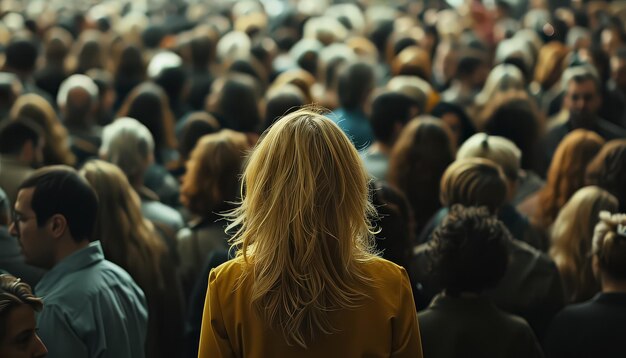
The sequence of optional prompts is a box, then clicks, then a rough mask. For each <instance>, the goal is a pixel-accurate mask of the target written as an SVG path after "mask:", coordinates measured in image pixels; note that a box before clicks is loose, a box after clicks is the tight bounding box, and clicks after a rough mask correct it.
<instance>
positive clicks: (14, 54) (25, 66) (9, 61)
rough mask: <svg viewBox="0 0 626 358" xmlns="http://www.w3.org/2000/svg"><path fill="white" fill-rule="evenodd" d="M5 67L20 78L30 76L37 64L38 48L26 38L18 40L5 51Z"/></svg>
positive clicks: (11, 43) (12, 42)
mask: <svg viewBox="0 0 626 358" xmlns="http://www.w3.org/2000/svg"><path fill="white" fill-rule="evenodd" d="M4 54H5V60H4V67H5V68H6V69H7V70H9V71H11V72H14V73H15V74H17V75H18V76H26V75H30V74H31V73H32V72H33V71H34V70H35V64H36V62H37V56H38V51H37V46H36V45H35V43H34V42H33V41H32V40H30V39H26V38H16V39H14V40H13V41H11V42H10V43H9V45H8V46H7V48H6V49H5V50H4Z"/></svg>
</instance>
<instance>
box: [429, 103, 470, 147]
mask: <svg viewBox="0 0 626 358" xmlns="http://www.w3.org/2000/svg"><path fill="white" fill-rule="evenodd" d="M430 114H431V115H432V116H433V117H437V118H439V119H441V120H442V121H443V122H444V123H446V124H447V125H448V127H450V130H452V135H453V136H454V142H455V143H456V144H457V146H460V145H461V144H463V142H465V140H466V139H467V138H469V137H471V136H473V135H474V134H475V133H476V127H475V126H474V123H472V121H471V119H470V117H469V116H468V115H467V113H466V112H465V110H464V109H463V107H461V106H459V105H457V104H454V103H450V102H439V103H438V104H437V105H436V106H435V107H434V108H433V109H432V110H431V111H430Z"/></svg>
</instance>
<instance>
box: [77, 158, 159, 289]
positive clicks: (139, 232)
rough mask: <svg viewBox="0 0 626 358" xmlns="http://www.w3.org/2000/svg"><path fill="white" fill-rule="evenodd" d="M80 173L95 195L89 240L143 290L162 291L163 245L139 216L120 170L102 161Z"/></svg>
mask: <svg viewBox="0 0 626 358" xmlns="http://www.w3.org/2000/svg"><path fill="white" fill-rule="evenodd" d="M80 174H81V175H82V176H84V177H85V179H87V181H88V182H89V184H91V186H92V187H93V188H94V190H95V191H96V193H97V194H98V198H99V204H98V206H99V207H98V219H97V220H96V225H95V229H94V235H93V238H94V240H100V242H101V243H102V249H103V251H104V254H105V256H106V258H107V259H108V260H110V261H112V262H114V263H116V264H118V265H120V266H121V267H122V268H124V269H125V270H126V271H128V273H129V274H130V275H131V276H132V277H133V278H134V279H135V281H137V284H138V285H139V286H140V287H141V288H142V289H143V290H144V291H145V290H147V289H148V287H155V286H156V287H159V288H163V287H164V285H165V284H164V281H163V275H162V273H161V271H162V270H161V258H162V257H163V256H164V254H165V252H166V246H165V244H164V243H163V242H162V241H161V239H160V238H159V237H158V236H157V235H158V234H157V233H156V231H155V230H154V227H153V225H152V223H151V222H150V221H148V220H147V219H145V218H144V217H143V215H142V214H141V201H140V200H139V196H138V195H137V193H135V191H134V190H133V188H132V187H131V186H130V184H129V182H128V179H126V176H125V175H124V173H123V172H122V170H121V169H119V168H118V167H116V166H115V165H113V164H111V163H107V162H105V161H102V160H90V161H88V162H87V163H86V164H85V165H84V166H83V168H82V169H81V170H80Z"/></svg>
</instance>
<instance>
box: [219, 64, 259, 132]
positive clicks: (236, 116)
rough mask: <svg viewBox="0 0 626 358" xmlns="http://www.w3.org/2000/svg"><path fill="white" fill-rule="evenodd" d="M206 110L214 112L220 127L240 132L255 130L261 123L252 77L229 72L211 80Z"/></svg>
mask: <svg viewBox="0 0 626 358" xmlns="http://www.w3.org/2000/svg"><path fill="white" fill-rule="evenodd" d="M211 93H212V94H213V95H211V96H209V103H208V107H209V108H208V111H209V112H211V113H215V114H216V115H217V116H218V119H219V120H220V122H221V123H220V124H222V127H224V128H228V129H233V130H236V131H240V132H257V131H258V130H259V126H260V124H261V113H260V111H259V99H260V94H259V91H258V88H257V84H256V82H255V81H254V79H253V78H252V77H250V76H248V75H244V74H238V73H237V74H229V75H227V76H226V77H223V78H218V79H216V80H215V81H214V82H213V89H212V91H211Z"/></svg>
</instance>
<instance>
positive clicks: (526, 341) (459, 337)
mask: <svg viewBox="0 0 626 358" xmlns="http://www.w3.org/2000/svg"><path fill="white" fill-rule="evenodd" d="M511 240H512V237H511V234H510V233H509V232H508V230H507V229H506V227H505V226H504V224H502V223H501V222H500V221H498V220H497V219H496V218H495V217H494V216H493V215H492V214H491V212H490V210H488V209H487V208H484V207H467V208H466V207H463V206H461V205H454V206H452V208H451V209H450V213H449V214H448V216H447V217H446V219H445V220H444V221H443V222H442V223H441V225H439V227H437V229H436V230H435V232H434V234H433V240H432V241H431V243H430V250H431V253H432V265H433V271H434V272H435V275H436V278H437V280H438V281H439V284H440V286H441V288H442V289H443V291H442V292H441V293H440V294H439V295H437V296H436V297H435V298H434V299H433V302H432V303H431V304H430V306H429V307H428V308H427V309H426V310H424V311H422V312H420V313H419V314H418V320H419V323H420V329H421V335H422V343H423V349H424V356H425V357H439V358H444V357H458V356H459V355H463V356H467V357H520V358H521V357H524V358H530V357H543V354H542V352H541V349H540V348H539V344H538V343H537V339H536V338H535V336H534V334H533V332H532V330H531V329H530V327H529V326H528V323H526V321H525V320H524V319H522V318H520V317H517V316H514V315H511V314H508V313H505V312H503V311H501V310H500V309H499V308H497V307H496V305H494V304H493V303H492V301H491V300H490V299H489V298H488V297H487V296H485V295H484V294H483V292H485V291H486V290H488V289H491V288H493V287H496V286H497V285H498V283H499V282H500V281H501V280H502V278H503V277H504V276H505V272H506V269H507V265H508V261H509V258H508V247H507V241H511Z"/></svg>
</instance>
